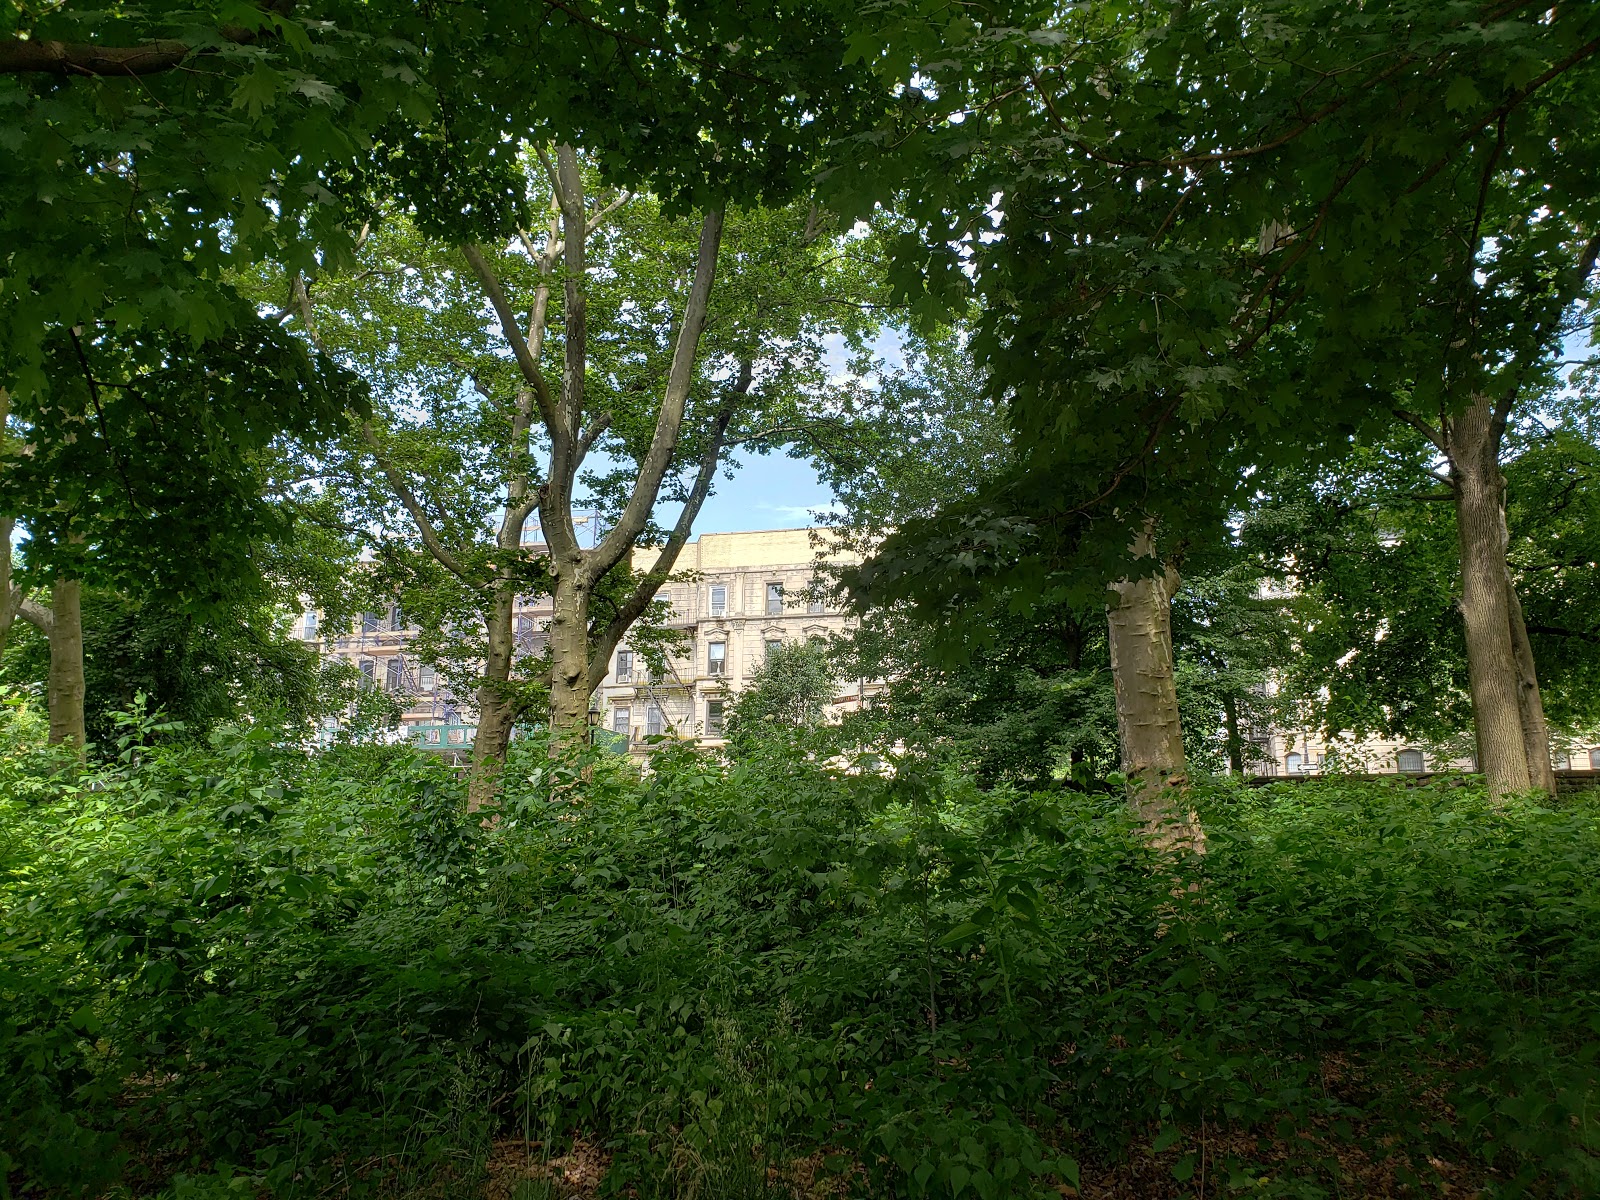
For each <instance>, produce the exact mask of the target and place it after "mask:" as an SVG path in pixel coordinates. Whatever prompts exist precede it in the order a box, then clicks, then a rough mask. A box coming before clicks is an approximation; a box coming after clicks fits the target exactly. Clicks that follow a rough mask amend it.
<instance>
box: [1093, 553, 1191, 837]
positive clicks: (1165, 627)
mask: <svg viewBox="0 0 1600 1200" xmlns="http://www.w3.org/2000/svg"><path fill="white" fill-rule="evenodd" d="M1134 548H1135V550H1136V551H1137V552H1138V553H1139V554H1140V555H1141V556H1148V555H1150V554H1151V553H1152V550H1151V539H1150V536H1149V534H1148V533H1144V534H1141V535H1140V536H1139V538H1138V540H1137V541H1136V543H1135V547H1134ZM1177 587H1178V573H1177V571H1176V570H1174V569H1173V568H1172V567H1171V566H1168V567H1166V568H1165V569H1164V570H1163V571H1162V573H1161V574H1159V575H1145V576H1142V577H1140V578H1137V579H1124V580H1120V581H1119V582H1117V583H1114V584H1112V585H1111V591H1112V592H1113V593H1114V594H1115V597H1116V599H1115V600H1114V601H1113V602H1112V603H1111V604H1110V605H1108V606H1107V609H1106V613H1107V621H1108V625H1109V629H1110V642H1111V676H1112V680H1113V682H1114V683H1115V686H1116V693H1117V731H1118V733H1119V734H1120V735H1121V738H1122V767H1123V770H1124V772H1126V774H1127V776H1128V784H1129V798H1130V801H1131V803H1132V804H1133V807H1134V811H1135V812H1136V813H1137V815H1138V817H1139V820H1140V821H1141V822H1142V823H1143V824H1144V826H1145V828H1146V829H1147V830H1148V831H1149V835H1150V839H1151V841H1152V842H1153V843H1154V844H1155V845H1156V846H1157V847H1159V848H1161V849H1163V850H1179V849H1187V850H1191V851H1194V852H1195V853H1204V852H1205V834H1204V832H1203V831H1202V830H1201V828H1200V823H1199V821H1198V819H1197V818H1196V817H1195V815H1194V813H1193V812H1192V811H1191V810H1190V808H1189V805H1188V797H1187V792H1188V783H1189V776H1188V770H1187V767H1186V765H1185V763H1184V757H1183V729H1182V726H1181V724H1180V723H1179V720H1178V693H1177V687H1176V684H1175V681H1174V679H1173V674H1172V594H1173V592H1174V591H1176V590H1177Z"/></svg>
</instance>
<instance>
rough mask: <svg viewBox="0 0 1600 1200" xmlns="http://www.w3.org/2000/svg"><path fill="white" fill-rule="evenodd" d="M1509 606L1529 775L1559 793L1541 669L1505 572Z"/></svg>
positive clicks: (1544, 788) (1537, 783)
mask: <svg viewBox="0 0 1600 1200" xmlns="http://www.w3.org/2000/svg"><path fill="white" fill-rule="evenodd" d="M1506 606H1507V608H1509V609H1510V612H1511V649H1512V653H1513V654H1515V655H1516V659H1517V699H1518V700H1519V702H1520V709H1521V712H1520V715H1521V717H1522V744H1523V746H1524V748H1525V749H1526V751H1527V755H1528V779H1529V781H1530V783H1531V784H1532V786H1533V787H1535V788H1538V789H1539V790H1540V791H1542V792H1544V793H1545V794H1546V795H1548V796H1554V795H1555V794H1556V769H1555V765H1554V764H1553V763H1552V762H1551V761H1550V725H1549V722H1547V721H1546V720H1545V716H1544V697H1543V696H1542V695H1541V694H1540V692H1539V673H1538V671H1537V670H1536V669H1535V666H1534V661H1533V644H1532V643H1531V642H1529V641H1528V626H1527V625H1526V623H1524V621H1523V619H1522V601H1521V599H1520V598H1518V596H1517V588H1516V585H1515V584H1514V583H1512V582H1511V573H1510V571H1507V572H1506Z"/></svg>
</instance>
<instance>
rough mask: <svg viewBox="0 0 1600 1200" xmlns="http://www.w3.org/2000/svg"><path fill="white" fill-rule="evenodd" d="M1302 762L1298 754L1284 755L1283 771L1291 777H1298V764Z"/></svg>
mask: <svg viewBox="0 0 1600 1200" xmlns="http://www.w3.org/2000/svg"><path fill="white" fill-rule="evenodd" d="M1304 761H1305V760H1304V759H1303V758H1301V757H1300V755H1298V754H1286V755H1284V758H1283V769H1284V770H1285V771H1287V772H1288V773H1289V774H1291V775H1298V774H1299V773H1300V770H1301V766H1300V764H1301V763H1303V762H1304Z"/></svg>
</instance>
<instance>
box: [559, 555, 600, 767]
mask: <svg viewBox="0 0 1600 1200" xmlns="http://www.w3.org/2000/svg"><path fill="white" fill-rule="evenodd" d="M578 576H579V572H578V564H576V563H573V564H571V567H570V569H569V568H568V567H567V565H566V564H563V565H562V566H561V567H559V568H558V569H557V571H556V586H555V596H554V607H555V615H554V616H553V617H552V619H551V621H550V730H551V732H552V733H553V734H554V735H555V736H556V739H557V741H558V742H559V743H562V744H566V745H578V744H581V743H582V742H583V740H584V739H585V738H586V737H587V736H588V731H589V697H590V695H591V694H592V693H593V692H594V687H593V686H592V682H591V677H592V675H593V673H594V671H593V665H592V663H591V657H590V646H589V592H588V589H587V588H585V587H584V586H583V585H582V583H581V581H580V579H579V577H578ZM602 674H603V672H602Z"/></svg>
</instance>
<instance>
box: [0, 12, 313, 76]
mask: <svg viewBox="0 0 1600 1200" xmlns="http://www.w3.org/2000/svg"><path fill="white" fill-rule="evenodd" d="M295 4H296V0H269V2H268V3H266V4H264V5H262V7H263V8H264V9H265V10H266V11H268V12H272V13H276V14H277V15H279V16H288V15H289V14H290V13H291V12H293V11H294V8H295ZM262 32H263V31H262V30H259V29H246V28H245V27H244V26H243V25H235V24H232V23H229V24H225V25H219V26H217V37H218V38H220V39H221V40H222V41H224V42H231V43H233V44H234V45H237V46H249V45H253V44H254V43H255V42H257V41H258V40H260V38H261V36H262ZM215 53H216V51H215V50H212V49H210V48H206V47H198V48H197V47H195V46H192V45H190V44H189V43H188V42H185V41H182V40H181V39H179V38H152V39H151V40H150V41H147V42H140V43H139V44H137V45H134V46H106V45H102V44H100V43H99V42H59V41H52V40H49V39H36V38H19V37H11V38H6V39H5V40H4V41H0V75H63V76H68V75H78V76H90V77H103V76H110V77H117V76H122V77H132V76H137V75H155V74H158V73H160V72H162V71H170V70H172V69H173V68H174V67H176V66H179V65H180V64H182V62H183V60H184V59H186V58H188V57H189V56H190V55H191V54H215Z"/></svg>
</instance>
